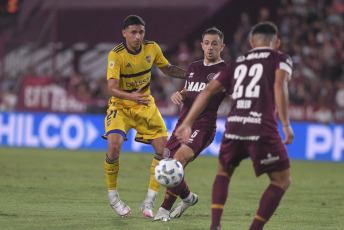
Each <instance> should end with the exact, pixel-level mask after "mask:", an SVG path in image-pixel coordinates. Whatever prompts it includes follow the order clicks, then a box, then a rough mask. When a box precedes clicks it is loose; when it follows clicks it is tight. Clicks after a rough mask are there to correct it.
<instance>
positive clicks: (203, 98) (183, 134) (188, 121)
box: [176, 80, 225, 143]
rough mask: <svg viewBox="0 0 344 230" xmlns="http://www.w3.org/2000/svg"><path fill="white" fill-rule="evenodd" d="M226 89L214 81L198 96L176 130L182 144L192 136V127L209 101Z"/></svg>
mask: <svg viewBox="0 0 344 230" xmlns="http://www.w3.org/2000/svg"><path fill="white" fill-rule="evenodd" d="M224 89H225V88H224V87H223V86H222V85H221V83H220V82H219V81H218V80H212V81H211V82H210V83H209V85H208V86H207V87H205V89H204V90H203V91H202V92H201V93H200V94H198V96H197V98H196V100H195V101H194V103H193V104H192V107H191V109H190V111H189V113H188V115H187V116H186V118H185V119H184V121H183V123H182V124H181V125H180V126H179V127H178V129H177V130H176V137H177V138H178V140H179V141H180V142H181V143H187V141H188V140H189V138H190V135H191V126H192V123H193V122H194V121H195V120H196V118H197V117H198V116H199V115H200V114H201V113H202V112H203V110H204V109H205V108H206V107H207V105H208V103H209V100H210V99H211V98H212V97H213V96H214V95H216V94H218V93H220V92H222V91H223V90H224Z"/></svg>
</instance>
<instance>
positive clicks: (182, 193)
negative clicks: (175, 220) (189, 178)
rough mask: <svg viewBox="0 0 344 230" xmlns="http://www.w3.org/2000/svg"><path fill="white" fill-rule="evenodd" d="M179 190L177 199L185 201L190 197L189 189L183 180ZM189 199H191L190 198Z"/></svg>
mask: <svg viewBox="0 0 344 230" xmlns="http://www.w3.org/2000/svg"><path fill="white" fill-rule="evenodd" d="M180 186H181V189H180V194H179V197H180V198H181V199H183V200H185V199H187V198H188V197H189V195H190V189H189V186H188V184H187V183H186V181H185V180H184V178H183V181H182V182H181V183H180ZM190 198H191V197H190Z"/></svg>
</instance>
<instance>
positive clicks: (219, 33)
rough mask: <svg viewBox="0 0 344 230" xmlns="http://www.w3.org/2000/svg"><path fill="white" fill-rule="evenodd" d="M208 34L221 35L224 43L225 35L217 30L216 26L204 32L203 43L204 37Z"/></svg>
mask: <svg viewBox="0 0 344 230" xmlns="http://www.w3.org/2000/svg"><path fill="white" fill-rule="evenodd" d="M206 34H213V35H216V34H217V35H219V38H220V40H221V41H222V42H223V39H224V35H223V33H222V31H221V30H219V29H218V28H216V27H215V26H213V27H210V28H208V29H206V30H205V31H204V32H203V34H202V41H203V38H204V35H206Z"/></svg>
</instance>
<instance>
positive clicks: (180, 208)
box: [170, 193, 198, 218]
mask: <svg viewBox="0 0 344 230" xmlns="http://www.w3.org/2000/svg"><path fill="white" fill-rule="evenodd" d="M197 201H198V196H197V195H196V194H194V193H191V200H190V201H189V202H185V201H183V202H180V203H179V204H177V206H176V207H174V208H173V209H172V210H171V212H170V217H171V218H179V217H181V215H182V214H183V212H184V211H185V210H186V209H188V208H189V207H191V206H193V205H195V204H196V203H197Z"/></svg>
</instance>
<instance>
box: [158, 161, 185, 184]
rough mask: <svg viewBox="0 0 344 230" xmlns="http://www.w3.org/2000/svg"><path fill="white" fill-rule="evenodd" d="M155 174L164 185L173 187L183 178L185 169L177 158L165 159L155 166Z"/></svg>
mask: <svg viewBox="0 0 344 230" xmlns="http://www.w3.org/2000/svg"><path fill="white" fill-rule="evenodd" d="M154 176H155V179H156V181H157V182H158V183H159V184H161V185H162V186H165V187H167V188H173V187H176V186H177V185H179V184H180V182H181V181H182V180H183V177H184V169H183V166H182V164H181V163H180V162H179V161H177V160H175V159H163V160H161V161H160V162H159V163H158V164H157V165H156V166H155V170H154Z"/></svg>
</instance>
